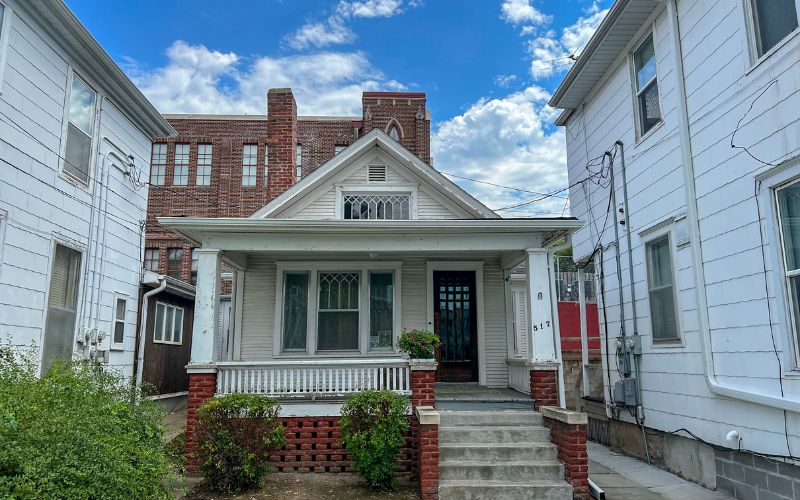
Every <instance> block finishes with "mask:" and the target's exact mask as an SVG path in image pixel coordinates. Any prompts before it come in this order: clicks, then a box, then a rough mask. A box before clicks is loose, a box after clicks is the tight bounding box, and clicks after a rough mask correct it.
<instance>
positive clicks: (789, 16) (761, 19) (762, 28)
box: [749, 0, 800, 57]
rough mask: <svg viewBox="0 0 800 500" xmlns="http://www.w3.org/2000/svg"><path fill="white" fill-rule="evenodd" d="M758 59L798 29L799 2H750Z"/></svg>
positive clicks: (765, 0)
mask: <svg viewBox="0 0 800 500" xmlns="http://www.w3.org/2000/svg"><path fill="white" fill-rule="evenodd" d="M749 1H750V2H751V4H750V11H751V14H752V22H753V38H754V42H755V51H756V55H757V56H758V57H761V56H763V55H764V54H766V53H767V52H769V51H770V50H771V49H772V48H773V47H775V46H776V45H778V43H780V42H781V41H782V40H783V39H785V38H786V37H788V36H789V35H790V34H791V33H792V32H793V31H795V30H796V29H797V27H798V23H797V12H798V8H799V7H798V6H799V5H800V2H798V1H797V0H749Z"/></svg>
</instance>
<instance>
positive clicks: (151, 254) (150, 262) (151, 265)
mask: <svg viewBox="0 0 800 500" xmlns="http://www.w3.org/2000/svg"><path fill="white" fill-rule="evenodd" d="M158 257H159V249H158V248H146V249H145V250H144V270H145V271H154V272H157V271H158Z"/></svg>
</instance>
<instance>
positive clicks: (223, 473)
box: [197, 394, 284, 493]
mask: <svg viewBox="0 0 800 500" xmlns="http://www.w3.org/2000/svg"><path fill="white" fill-rule="evenodd" d="M280 409H281V407H280V405H278V403H277V401H275V400H274V399H272V398H267V397H263V396H257V395H255V394H229V395H227V396H222V397H219V398H213V399H211V400H209V401H207V402H206V403H205V404H203V405H202V406H201V407H200V408H198V410H197V415H198V421H197V439H198V442H199V443H200V446H199V447H198V450H197V453H198V459H199V462H200V470H201V471H202V473H203V476H204V477H205V479H206V482H207V483H208V485H209V486H210V487H211V488H212V489H214V490H216V491H221V492H226V493H230V492H240V491H243V490H245V489H248V488H252V487H255V486H258V485H259V484H260V482H261V479H262V478H263V477H264V475H266V474H267V472H268V470H269V453H270V452H271V451H274V450H279V449H281V448H282V447H283V443H284V434H283V424H282V423H281V422H280V421H279V420H278V413H279V412H280Z"/></svg>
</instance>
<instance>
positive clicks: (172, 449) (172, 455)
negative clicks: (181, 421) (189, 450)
mask: <svg viewBox="0 0 800 500" xmlns="http://www.w3.org/2000/svg"><path fill="white" fill-rule="evenodd" d="M185 447H186V433H185V432H181V433H180V434H178V435H177V436H175V437H174V438H172V439H171V440H169V441H167V442H166V443H164V454H165V455H166V456H167V459H168V460H169V461H170V463H171V464H172V466H173V467H176V468H178V469H179V470H181V471H183V468H184V467H185V466H186V460H185V458H184V455H183V450H184V448H185Z"/></svg>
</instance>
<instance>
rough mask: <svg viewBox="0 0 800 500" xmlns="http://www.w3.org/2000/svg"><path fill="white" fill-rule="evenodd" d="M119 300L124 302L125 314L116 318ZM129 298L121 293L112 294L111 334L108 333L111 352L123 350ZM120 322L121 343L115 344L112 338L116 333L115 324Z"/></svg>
mask: <svg viewBox="0 0 800 500" xmlns="http://www.w3.org/2000/svg"><path fill="white" fill-rule="evenodd" d="M120 300H122V301H124V302H125V312H124V313H123V317H122V318H119V317H117V302H119V301H120ZM129 300H130V296H129V295H128V294H126V293H122V292H114V302H113V306H112V308H111V332H110V335H109V337H110V345H111V349H113V350H123V349H124V348H125V333H126V332H125V331H126V329H127V325H128V301H129ZM120 322H122V342H117V341H116V340H115V338H114V336H115V334H116V332H117V323H120Z"/></svg>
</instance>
